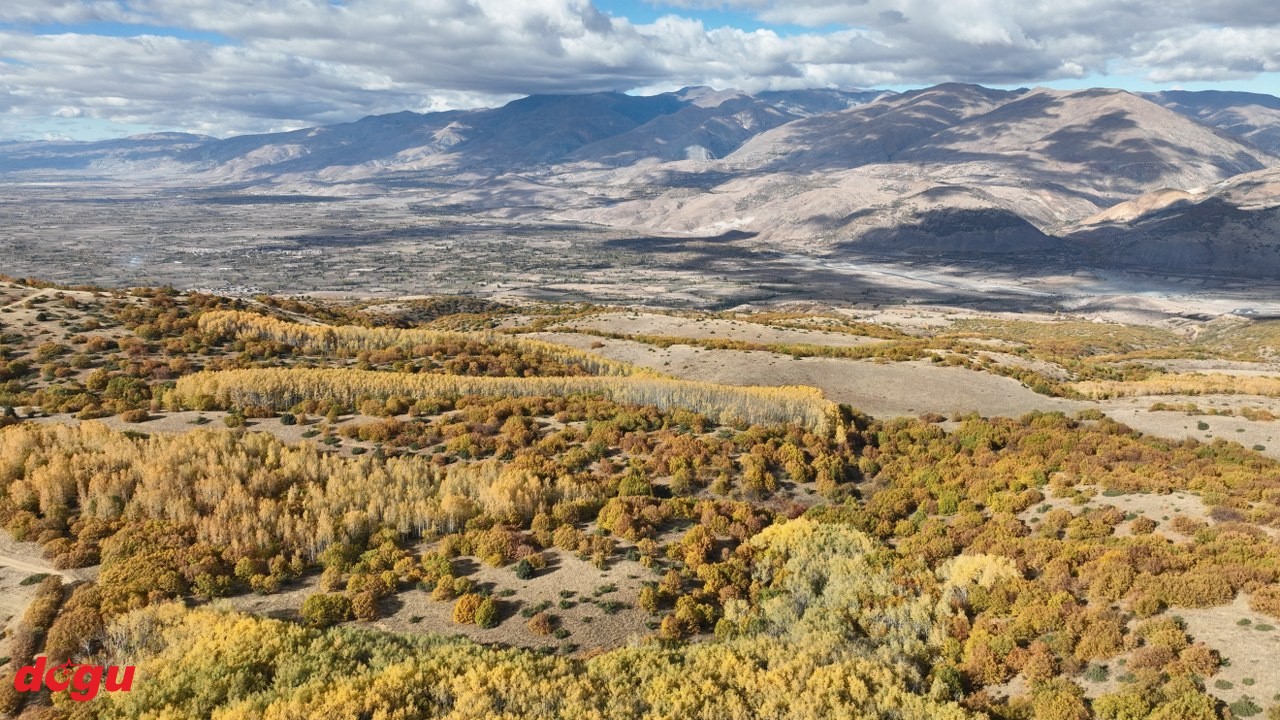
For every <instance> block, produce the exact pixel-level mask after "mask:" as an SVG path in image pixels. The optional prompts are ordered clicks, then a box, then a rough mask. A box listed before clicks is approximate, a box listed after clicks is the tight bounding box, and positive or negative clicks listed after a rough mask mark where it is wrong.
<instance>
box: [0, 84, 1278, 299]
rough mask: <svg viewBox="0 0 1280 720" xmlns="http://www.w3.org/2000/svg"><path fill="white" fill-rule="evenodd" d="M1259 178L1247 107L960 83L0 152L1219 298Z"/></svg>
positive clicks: (458, 115) (588, 105)
mask: <svg viewBox="0 0 1280 720" xmlns="http://www.w3.org/2000/svg"><path fill="white" fill-rule="evenodd" d="M1277 167H1280V98H1275V97H1272V96H1269V95H1258V94H1251V93H1234V92H1215V91H1203V92H1186V91H1169V92H1163V93H1148V94H1135V93H1129V92H1125V91H1122V90H1109V89H1091V90H1079V91H1061V90H1049V89H1044V88H1035V89H1020V90H998V89H991V88H985V87H982V86H978V85H966V84H959V83H948V84H943V85H937V86H934V87H930V88H923V89H920V90H913V91H909V92H902V93H897V92H889V91H879V90H867V91H839V90H796V91H769V92H761V93H755V94H751V93H746V92H742V91H738V90H732V89H730V90H717V89H714V88H706V87H690V88H684V89H681V90H679V91H675V92H670V93H662V94H658V95H652V96H633V95H626V94H623V93H593V94H585V95H540V96H530V97H526V98H522V99H519V100H516V101H514V102H511V103H508V104H507V105H504V106H502V107H499V108H490V109H482V110H470V111H448V112H438V113H427V114H419V113H413V112H400V113H392V114H388V115H376V116H369V117H366V118H362V119H360V120H357V121H355V122H350V123H341V124H336V125H327V126H322V127H316V128H307V129H303V130H296V131H292V132H284V133H270V134H261V135H245V136H239V137H232V138H226V139H214V138H206V137H202V136H195V135H185V134H181V133H158V134H152V135H146V136H136V137H133V138H126V139H121V140H111V141H105V142H98V143H65V142H63V143H58V142H51V143H0V178H9V179H13V178H41V179H64V180H74V179H76V178H90V177H92V178H105V179H113V178H114V179H123V180H129V179H133V178H139V177H145V178H147V179H151V180H155V181H157V182H165V183H170V184H174V185H190V186H224V187H230V188H233V189H235V190H236V191H238V192H243V193H248V194H253V193H255V192H263V193H272V194H280V193H290V192H295V193H303V194H309V195H346V196H359V195H365V194H382V193H388V192H392V193H402V194H404V193H407V194H409V195H411V196H412V197H413V198H414V200H415V202H417V203H419V204H421V205H423V206H430V205H433V204H434V205H437V206H440V207H442V208H449V211H450V212H459V213H473V214H478V215H488V216H492V217H496V218H508V219H518V218H539V219H553V220H557V221H567V222H579V223H581V222H589V223H599V224H604V225H610V226H615V227H627V228H634V229H636V230H637V231H646V232H657V233H687V234H691V235H698V236H713V237H714V236H719V235H721V234H723V233H726V232H730V231H733V232H735V233H739V234H741V235H744V236H746V237H752V238H754V241H755V242H759V243H761V244H762V245H767V246H768V247H769V248H771V249H785V250H787V251H792V252H799V253H806V254H814V255H821V256H840V257H845V256H856V255H858V254H859V253H876V254H885V253H891V254H893V253H896V254H905V255H911V256H921V257H939V258H945V257H958V258H970V257H989V258H1005V259H1017V258H1019V257H1024V256H1025V257H1027V258H1036V257H1043V256H1047V255H1054V254H1058V255H1062V256H1064V257H1085V256H1086V255H1087V257H1089V258H1091V259H1092V261H1096V262H1103V263H1106V262H1111V263H1114V264H1117V265H1124V266H1130V267H1148V268H1151V269H1153V270H1159V271H1162V272H1164V271H1169V272H1181V271H1185V272H1197V273H1209V274H1224V275H1236V276H1241V277H1255V276H1259V275H1260V274H1266V273H1272V274H1280V252H1277V251H1276V250H1275V248H1277V247H1280V241H1277V240H1276V239H1275V238H1276V235H1275V234H1274V233H1272V234H1270V235H1269V234H1268V232H1270V229H1271V228H1272V227H1280V225H1276V224H1275V216H1276V214H1277V213H1280V209H1278V208H1280V191H1276V189H1275V186H1276V183H1275V182H1274V181H1273V180H1271V179H1268V180H1266V181H1265V182H1261V181H1260V183H1254V184H1253V185H1249V184H1248V182H1247V181H1245V180H1239V182H1238V183H1237V184H1235V185H1233V184H1232V183H1235V182H1236V179H1238V178H1249V177H1263V176H1265V177H1267V178H1270V176H1268V175H1266V173H1267V172H1269V171H1271V170H1273V169H1275V168H1277ZM1246 186H1248V187H1251V188H1253V189H1252V190H1251V191H1249V192H1247V193H1246V192H1244V191H1243V190H1241V189H1240V188H1243V187H1246ZM1224 188H1235V189H1234V190H1227V189H1224ZM1245 196H1247V199H1244V198H1245ZM1162 213H1163V214H1162ZM1157 216H1158V217H1157ZM1157 229H1158V232H1157ZM1161 248H1165V249H1167V250H1169V252H1168V253H1166V254H1165V255H1161V253H1162V252H1164V251H1163V250H1162V249H1161ZM1189 248H1198V249H1194V250H1193V249H1189ZM1206 248H1208V249H1206ZM1124 253H1128V255H1124Z"/></svg>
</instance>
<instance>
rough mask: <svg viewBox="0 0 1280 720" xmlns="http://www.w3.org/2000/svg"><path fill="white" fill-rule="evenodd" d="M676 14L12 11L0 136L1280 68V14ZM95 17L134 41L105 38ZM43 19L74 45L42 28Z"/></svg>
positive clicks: (410, 9)
mask: <svg viewBox="0 0 1280 720" xmlns="http://www.w3.org/2000/svg"><path fill="white" fill-rule="evenodd" d="M665 6H666V7H668V8H672V12H671V14H668V15H666V16H663V17H660V18H658V19H657V20H655V21H653V22H650V23H646V24H637V23H633V22H631V21H629V20H627V19H626V18H623V17H610V16H608V15H606V14H605V13H603V12H601V11H600V9H599V8H598V7H596V6H595V5H594V4H592V2H591V1H590V0H345V2H341V3H333V2H330V1H329V0H43V1H42V2H37V3H3V4H0V23H4V25H0V108H5V109H4V110H3V111H0V137H4V136H13V135H15V134H20V133H21V131H22V127H23V126H24V123H29V124H32V125H38V123H37V122H35V121H36V120H39V119H48V118H52V117H61V118H89V119H95V120H99V121H103V120H107V121H112V122H116V123H122V124H131V125H143V126H147V127H153V128H156V129H168V128H175V129H184V130H189V131H194V132H204V133H211V134H224V135H225V134H229V133H243V132H255V131H268V130H278V129H288V128H295V127H302V126H306V125H311V124H319V123H328V122H337V121H343V120H352V119H356V118H358V117H360V116H363V115H367V114H374V113H381V112H392V111H397V110H402V109H413V110H437V109H445V108H449V107H474V106H477V105H484V104H495V103H500V102H503V101H505V100H508V99H510V98H512V97H515V96H518V95H523V94H530V93H544V92H590V91H600V90H636V89H650V90H652V89H669V88H674V87H679V86H682V85H692V84H706V85H713V86H718V87H730V86H732V87H740V88H743V89H745V90H761V89H767V88H775V89H779V88H799V87H814V86H833V85H839V86H846V87H848V86H860V87H869V86H883V85H925V84H932V83H935V82H942V81H949V80H958V81H971V82H985V83H996V84H1005V83H1010V84H1012V83H1016V84H1033V83H1035V82H1041V81H1050V80H1056V79H1063V78H1078V77H1085V76H1090V75H1096V74H1105V73H1106V72H1108V71H1109V70H1113V69H1115V68H1122V69H1124V71H1125V72H1126V73H1130V74H1145V75H1146V76H1147V77H1148V78H1150V79H1151V80H1152V81H1155V82H1175V81H1193V80H1215V79H1234V78H1242V77H1250V76H1254V75H1256V74H1258V73H1274V72H1278V71H1280V36H1278V34H1277V31H1276V30H1275V27H1276V26H1277V25H1280V4H1268V3H1262V4H1259V3H1257V2H1256V1H1255V0H1249V1H1248V2H1246V1H1245V0H1223V1H1222V2H1215V3H1204V2H1191V1H1190V0H1165V1H1164V2H1159V3H1157V2H1156V1H1155V0H1130V1H1129V2H1125V3H1116V2H1113V1H1112V0H1021V1H1020V0H862V1H861V2H849V1H848V0H839V1H830V0H788V2H772V1H769V0H729V2H727V3H725V2H720V0H716V1H715V2H707V3H705V4H704V3H702V2H701V0H691V1H690V0H685V1H683V2H680V1H679V0H677V1H676V2H668V3H665ZM721 6H727V7H728V8H729V9H732V10H737V11H741V12H746V13H750V14H754V15H755V16H757V17H758V18H759V19H760V20H761V21H762V22H764V23H766V24H776V25H778V26H779V27H783V26H785V27H786V28H787V29H788V30H787V32H786V33H785V34H783V33H779V32H775V31H771V30H768V29H765V30H743V29H739V28H734V27H710V26H707V25H705V24H704V23H703V22H702V21H701V20H699V19H698V16H699V14H700V13H699V9H700V7H721ZM94 23H114V24H117V27H118V26H119V24H125V25H124V26H125V27H135V28H136V29H137V33H136V34H135V36H133V37H115V36H112V35H119V34H121V33H119V32H115V33H110V34H108V33H105V32H103V33H101V34H95V33H94V32H93V30H92V29H93V28H94V27H95V26H94ZM48 25H55V26H57V25H69V26H70V27H73V28H78V29H79V31H78V32H70V31H68V32H66V33H63V34H35V32H34V31H33V30H31V28H32V27H34V26H42V27H43V26H48ZM797 27H799V28H802V30H800V31H798V32H797V31H795V28H797ZM24 28H25V29H24ZM149 28H150V30H149ZM804 28H808V29H807V30H805V29H804ZM45 32H46V33H47V30H45ZM208 37H220V38H227V39H228V40H229V42H228V43H212V42H209V41H207V40H205V39H203V38H208Z"/></svg>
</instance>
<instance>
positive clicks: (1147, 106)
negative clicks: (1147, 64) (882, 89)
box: [897, 89, 1280, 204]
mask: <svg viewBox="0 0 1280 720" xmlns="http://www.w3.org/2000/svg"><path fill="white" fill-rule="evenodd" d="M897 159H898V160H899V161H901V162H918V163H924V164H928V165H931V166H937V167H940V168H941V171H940V172H938V173H937V174H935V175H934V176H935V177H938V178H939V179H947V180H949V181H951V182H971V183H975V184H1002V183H1011V184H1020V185H1025V184H1042V185H1043V184H1049V183H1056V184H1059V185H1061V186H1063V187H1066V188H1070V189H1071V190H1072V191H1074V192H1081V193H1088V194H1091V195H1094V196H1096V198H1097V200H1098V201H1099V202H1101V203H1104V204H1106V203H1110V202H1114V201H1116V200H1121V199H1127V198H1130V197H1132V196H1134V195H1136V194H1140V193H1145V192H1149V191H1151V190H1155V189H1158V188H1160V187H1172V188H1179V189H1190V188H1194V187H1197V186H1199V185H1205V184H1208V183H1212V182H1217V181H1219V180H1223V179H1226V178H1228V177H1231V176H1234V175H1237V174H1240V173H1244V172H1251V171H1254V170H1259V169H1262V168H1264V167H1268V166H1270V165H1273V164H1277V163H1280V158H1276V157H1275V156H1273V155H1270V154H1269V153H1266V152H1262V151H1260V150H1258V149H1256V148H1254V147H1253V146H1251V145H1248V144H1247V143H1242V142H1240V140H1239V139H1237V138H1234V137H1232V136H1229V135H1227V134H1225V133H1223V132H1220V131H1216V130H1214V129H1212V128H1209V127H1206V126H1205V125H1202V124H1200V123H1197V122H1195V121H1193V120H1191V119H1189V118H1187V117H1185V116H1183V115H1180V114H1178V113H1176V112H1173V111H1171V110H1169V109H1167V108H1164V107H1161V106H1159V105H1156V104H1155V103H1153V102H1150V101H1148V100H1145V99H1143V98H1141V97H1138V96H1136V95H1133V94H1131V93H1127V92H1124V91H1121V90H1084V91H1079V92H1067V91H1056V90H1045V89H1038V90H1035V91H1032V92H1028V93H1026V94H1024V95H1022V96H1021V97H1018V98H1015V99H1013V100H1010V101H1009V102H1007V103H1005V104H1003V105H1001V106H1000V107H998V108H996V109H994V110H992V111H991V112H988V113H985V114H982V115H979V116H975V117H969V118H967V119H966V120H965V121H964V122H961V123H959V124H957V125H955V126H953V127H951V128H948V129H945V130H942V131H940V132H938V133H937V134H935V135H934V136H932V137H930V138H928V139H926V140H923V141H921V142H920V143H917V144H916V145H914V146H913V147H911V148H908V149H906V150H904V151H903V152H902V153H901V154H900V155H899V156H898V158H897Z"/></svg>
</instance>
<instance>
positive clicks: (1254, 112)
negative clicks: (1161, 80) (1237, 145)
mask: <svg viewBox="0 0 1280 720" xmlns="http://www.w3.org/2000/svg"><path fill="white" fill-rule="evenodd" d="M1145 97H1147V98H1149V99H1150V100H1152V101H1153V102H1157V103H1159V104H1161V105H1164V106H1165V107H1167V108H1169V109H1171V110H1175V111H1177V112H1180V113H1182V114H1183V115H1187V116H1188V117H1191V118H1194V119H1196V120H1197V121H1199V122H1202V123H1204V124H1206V125H1212V126H1213V127H1216V128H1219V129H1221V130H1224V131H1226V132H1228V133H1231V134H1232V135H1235V136H1238V137H1241V138H1244V139H1245V140H1248V141H1249V142H1250V143H1252V144H1254V145H1256V146H1258V147H1260V148H1262V149H1263V150H1267V151H1268V152H1272V153H1280V98H1277V97H1275V96H1273V95H1263V94H1261V93H1248V92H1228V91H1222V90H1199V91H1190V90H1167V91H1165V92H1158V93H1149V94H1147V95H1146V96H1145Z"/></svg>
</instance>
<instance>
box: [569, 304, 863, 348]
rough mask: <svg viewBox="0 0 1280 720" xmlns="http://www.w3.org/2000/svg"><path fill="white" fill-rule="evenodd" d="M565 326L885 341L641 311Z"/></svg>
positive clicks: (824, 341) (806, 341) (799, 340)
mask: <svg viewBox="0 0 1280 720" xmlns="http://www.w3.org/2000/svg"><path fill="white" fill-rule="evenodd" d="M565 327H568V328H573V329H577V328H584V329H588V330H599V331H603V332H614V333H625V334H628V335H665V336H674V337H686V338H695V339H700V340H741V341H745V342H757V343H788V344H797V345H828V346H853V345H869V344H873V343H882V342H886V341H885V340H882V339H879V338H869V337H862V336H859V335H850V334H848V333H841V332H831V331H827V330H818V329H813V330H800V329H796V328H783V327H774V326H771V325H764V324H761V323H756V322H750V321H748V320H721V319H718V318H692V317H683V316H679V315H661V314H657V313H643V312H616V313H604V314H601V315H594V316H592V317H589V318H584V319H582V320H575V321H573V322H569V323H565Z"/></svg>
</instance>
